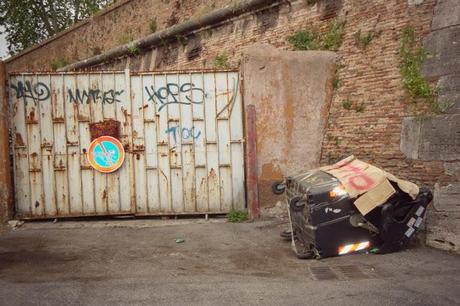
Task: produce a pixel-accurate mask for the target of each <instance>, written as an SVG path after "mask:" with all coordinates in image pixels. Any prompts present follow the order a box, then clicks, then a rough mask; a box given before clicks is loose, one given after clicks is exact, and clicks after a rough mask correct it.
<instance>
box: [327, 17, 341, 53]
mask: <svg viewBox="0 0 460 306" xmlns="http://www.w3.org/2000/svg"><path fill="white" fill-rule="evenodd" d="M344 28H345V23H344V22H338V21H334V22H333V23H331V24H330V25H329V27H328V30H327V32H326V34H325V35H324V39H323V43H322V49H323V50H331V51H337V50H338V49H339V48H340V46H341V45H342V41H343V31H344Z"/></svg>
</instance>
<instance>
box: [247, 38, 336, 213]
mask: <svg viewBox="0 0 460 306" xmlns="http://www.w3.org/2000/svg"><path fill="white" fill-rule="evenodd" d="M243 58H244V60H243V65H242V70H243V80H244V89H245V90H244V101H245V105H246V106H247V105H254V106H255V107H256V114H257V118H256V119H257V124H256V126H257V162H258V165H257V170H258V178H259V179H258V185H259V186H258V187H259V202H260V203H261V206H262V207H264V206H265V207H266V206H269V205H272V204H273V203H276V200H277V196H275V195H273V194H272V192H271V184H272V183H273V182H274V181H276V180H280V179H283V176H284V175H289V174H293V173H295V172H297V171H299V170H301V169H311V168H315V167H319V162H320V158H321V143H322V140H323V137H324V130H325V126H326V122H327V116H328V113H329V105H330V102H331V98H332V79H333V78H334V74H335V59H336V55H335V53H333V52H327V51H309V52H299V51H280V50H278V49H276V48H273V47H272V46H270V45H255V46H253V47H251V48H249V49H248V50H247V51H246V53H245V55H244V57H243Z"/></svg>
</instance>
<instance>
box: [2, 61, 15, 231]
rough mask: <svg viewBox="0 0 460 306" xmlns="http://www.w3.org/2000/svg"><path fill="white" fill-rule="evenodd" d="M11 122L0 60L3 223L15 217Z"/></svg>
mask: <svg viewBox="0 0 460 306" xmlns="http://www.w3.org/2000/svg"><path fill="white" fill-rule="evenodd" d="M9 122H10V112H9V107H8V94H7V74H6V67H5V63H4V62H3V61H0V222H2V223H3V222H6V221H7V220H9V219H11V218H12V217H13V201H12V199H13V183H12V180H11V166H10V149H9V148H10V146H9Z"/></svg>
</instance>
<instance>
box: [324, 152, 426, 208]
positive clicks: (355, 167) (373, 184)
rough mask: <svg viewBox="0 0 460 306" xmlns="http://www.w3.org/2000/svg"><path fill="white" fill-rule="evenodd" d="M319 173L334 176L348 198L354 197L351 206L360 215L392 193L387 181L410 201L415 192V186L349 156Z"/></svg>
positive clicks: (391, 187)
mask: <svg viewBox="0 0 460 306" xmlns="http://www.w3.org/2000/svg"><path fill="white" fill-rule="evenodd" d="M320 170H322V171H325V172H327V173H329V174H331V175H333V176H334V177H336V178H337V179H338V180H339V181H340V182H341V183H342V184H343V186H344V187H345V189H346V190H347V192H348V194H349V195H350V197H351V198H358V199H357V200H355V202H354V203H355V205H356V207H357V208H358V210H359V211H360V212H361V213H362V214H363V215H366V214H367V213H369V212H370V211H371V210H373V209H374V208H376V207H378V206H380V205H382V204H383V203H385V202H386V200H388V199H389V198H390V197H391V195H393V194H394V193H395V192H396V191H395V189H394V188H393V186H392V185H391V184H390V181H392V182H395V183H396V184H398V187H399V188H400V189H401V190H402V191H403V192H405V193H407V194H409V195H410V196H411V197H412V199H415V198H416V197H417V194H418V193H419V188H418V186H417V185H415V184H413V183H411V182H409V181H405V180H401V179H398V178H397V177H396V176H394V175H393V174H391V173H388V172H386V171H384V170H382V169H379V168H377V167H375V166H372V165H370V164H368V163H365V162H363V161H361V160H359V159H357V158H355V157H354V156H353V155H352V156H349V157H347V158H345V159H343V160H341V161H339V162H338V163H336V164H334V165H330V166H325V167H322V168H320Z"/></svg>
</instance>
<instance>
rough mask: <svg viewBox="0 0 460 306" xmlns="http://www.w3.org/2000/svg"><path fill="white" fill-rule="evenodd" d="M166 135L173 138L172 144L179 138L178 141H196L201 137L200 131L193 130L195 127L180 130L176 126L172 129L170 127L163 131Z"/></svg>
mask: <svg viewBox="0 0 460 306" xmlns="http://www.w3.org/2000/svg"><path fill="white" fill-rule="evenodd" d="M165 133H166V134H169V135H171V136H172V137H173V140H174V144H176V143H177V138H178V137H179V138H180V139H183V140H187V139H195V140H196V139H198V138H200V136H201V131H200V130H198V129H195V127H191V128H186V127H184V128H182V129H181V128H180V126H178V125H176V126H173V127H170V128H169V129H167V130H166V131H165Z"/></svg>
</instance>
